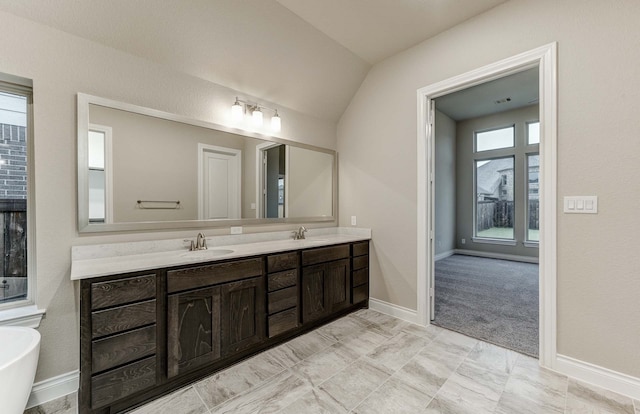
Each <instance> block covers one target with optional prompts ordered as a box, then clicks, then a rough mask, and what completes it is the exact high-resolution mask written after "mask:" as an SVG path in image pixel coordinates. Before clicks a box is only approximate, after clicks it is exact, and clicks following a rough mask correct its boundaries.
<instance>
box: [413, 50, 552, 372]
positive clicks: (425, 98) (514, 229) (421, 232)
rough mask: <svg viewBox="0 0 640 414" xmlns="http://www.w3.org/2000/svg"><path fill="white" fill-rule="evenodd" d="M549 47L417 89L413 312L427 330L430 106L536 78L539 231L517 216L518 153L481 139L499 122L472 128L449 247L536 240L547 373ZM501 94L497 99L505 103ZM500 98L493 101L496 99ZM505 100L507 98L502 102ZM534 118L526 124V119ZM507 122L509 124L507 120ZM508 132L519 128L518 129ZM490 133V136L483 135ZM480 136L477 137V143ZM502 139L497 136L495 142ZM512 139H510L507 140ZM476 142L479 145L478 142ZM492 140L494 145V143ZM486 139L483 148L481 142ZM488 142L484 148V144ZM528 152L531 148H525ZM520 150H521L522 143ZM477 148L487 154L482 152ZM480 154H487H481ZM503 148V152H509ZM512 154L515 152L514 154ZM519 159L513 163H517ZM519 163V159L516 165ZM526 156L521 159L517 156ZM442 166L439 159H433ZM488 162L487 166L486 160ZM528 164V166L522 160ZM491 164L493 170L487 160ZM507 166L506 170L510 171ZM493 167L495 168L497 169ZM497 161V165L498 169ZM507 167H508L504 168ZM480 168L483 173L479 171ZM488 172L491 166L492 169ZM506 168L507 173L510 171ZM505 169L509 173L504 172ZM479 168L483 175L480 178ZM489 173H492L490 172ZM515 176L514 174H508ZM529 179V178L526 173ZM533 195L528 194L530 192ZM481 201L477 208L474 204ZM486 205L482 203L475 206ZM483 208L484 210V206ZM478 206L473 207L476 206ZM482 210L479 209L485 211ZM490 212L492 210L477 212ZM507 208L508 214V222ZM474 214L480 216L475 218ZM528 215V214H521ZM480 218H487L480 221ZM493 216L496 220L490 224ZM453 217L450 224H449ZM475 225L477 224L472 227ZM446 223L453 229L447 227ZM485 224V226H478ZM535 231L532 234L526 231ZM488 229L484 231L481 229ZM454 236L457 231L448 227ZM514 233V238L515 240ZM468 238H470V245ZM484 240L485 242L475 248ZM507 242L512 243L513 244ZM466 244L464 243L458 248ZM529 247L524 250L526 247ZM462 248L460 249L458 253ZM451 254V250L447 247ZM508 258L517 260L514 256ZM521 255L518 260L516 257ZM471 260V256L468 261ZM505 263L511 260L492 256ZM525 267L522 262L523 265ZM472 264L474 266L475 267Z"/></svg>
mask: <svg viewBox="0 0 640 414" xmlns="http://www.w3.org/2000/svg"><path fill="white" fill-rule="evenodd" d="M555 62H556V44H555V43H552V44H549V45H546V46H543V47H540V48H538V49H534V50H532V51H529V52H525V53H522V54H520V55H517V56H514V57H511V58H508V59H505V60H502V61H499V62H496V63H494V64H491V65H488V66H485V67H482V68H479V69H477V70H474V71H471V72H468V73H466V74H463V75H460V76H456V77H454V78H451V79H448V80H445V81H442V82H439V83H436V84H433V85H430V86H428V87H425V88H422V89H420V90H418V108H419V112H418V116H419V119H418V122H419V124H418V126H419V129H418V143H417V144H418V309H417V320H418V322H419V323H422V324H424V325H428V324H430V323H431V321H430V318H431V310H432V309H433V310H435V305H436V303H435V301H434V298H435V297H437V295H438V293H437V288H438V286H437V284H436V283H435V281H434V279H435V263H436V261H435V259H436V246H437V236H436V234H437V230H438V229H437V227H436V223H437V222H436V220H437V218H436V205H435V203H436V197H437V196H436V193H435V191H436V188H437V179H436V174H437V171H436V165H437V163H438V160H439V158H438V154H436V151H437V148H438V147H437V145H436V143H435V125H436V124H437V118H436V109H437V106H438V105H437V102H436V101H437V100H438V98H441V97H445V96H446V95H449V94H453V93H455V92H459V91H462V90H465V89H469V88H472V87H475V86H478V85H481V84H485V83H488V82H492V81H495V80H498V79H502V78H506V77H509V76H511V75H516V74H519V73H524V72H526V71H528V70H533V71H535V72H537V74H538V76H539V110H538V113H539V119H538V120H537V121H539V131H540V143H539V144H538V146H539V148H538V154H539V158H538V161H539V163H538V168H539V171H538V174H539V178H538V180H539V184H538V189H537V190H538V194H539V206H538V212H539V229H538V232H537V233H536V232H534V231H529V229H525V228H524V227H525V219H524V218H525V215H526V214H525V213H523V212H522V211H523V210H522V208H524V209H525V210H526V209H528V206H527V203H526V202H524V200H525V196H526V194H528V191H529V190H527V192H525V188H527V189H528V188H531V189H533V188H532V187H531V186H529V183H528V182H527V180H528V179H526V178H524V177H527V176H528V175H529V171H528V170H527V168H526V167H524V165H525V161H523V160H522V156H525V155H519V153H520V152H522V154H525V152H523V151H520V150H519V149H518V148H511V147H509V148H510V149H509V150H507V149H505V147H498V148H493V147H492V146H491V145H490V144H491V141H492V140H491V139H490V140H488V141H487V140H485V138H486V136H483V135H482V134H483V133H487V132H491V131H494V130H499V129H506V128H508V127H509V126H510V125H509V124H506V125H499V127H498V126H495V125H494V127H493V128H491V127H485V128H481V127H478V129H477V130H475V131H473V133H472V136H471V138H470V140H471V143H472V144H471V145H472V149H471V150H470V154H471V155H470V158H469V159H468V160H467V161H468V162H467V165H466V168H468V169H469V170H470V171H471V175H472V179H471V180H470V183H468V184H467V185H468V186H469V188H468V191H467V195H468V196H469V198H470V199H471V202H470V203H468V204H470V206H467V207H470V208H471V214H470V215H468V216H469V217H470V220H471V225H470V228H471V231H472V233H469V235H468V236H466V237H458V233H454V234H455V239H459V240H456V242H458V243H460V244H461V243H462V238H464V239H465V243H471V242H473V243H475V244H478V245H483V247H484V248H485V250H486V249H487V246H500V245H504V246H510V245H511V246H514V247H518V248H522V249H524V248H525V245H524V243H529V244H532V243H533V242H534V240H532V238H534V237H536V234H537V236H538V238H539V241H538V242H537V243H538V244H539V273H538V274H539V278H538V281H539V287H538V292H539V335H540V336H539V338H540V339H539V342H538V350H539V352H538V354H539V359H540V363H541V365H543V366H546V367H549V368H553V367H554V366H555V360H556V303H555V301H556V200H557V196H556V105H557V103H556V100H557V99H556V96H557V95H556V63H555ZM507 97H508V96H505V97H503V98H505V99H506V98H507ZM496 100H500V99H496ZM507 102H508V101H507ZM532 121H536V120H535V119H530V120H529V122H532ZM514 124H515V123H514ZM514 124H511V125H513V128H521V129H524V128H525V127H524V126H521V127H516V126H515V125H514ZM489 135H491V134H489ZM479 136H480V138H479ZM503 138H504V137H503ZM514 139H515V138H514ZM478 141H480V143H479V142H478ZM498 141H500V140H498ZM487 142H489V144H487ZM487 145H488V146H487ZM529 149H531V148H529ZM525 150H526V146H525ZM483 151H487V152H485V153H484V154H479V153H482V152H483ZM488 151H494V152H492V153H489V152H488ZM510 151H511V152H510ZM516 153H518V154H516ZM517 157H519V158H517ZM518 159H520V161H518ZM525 159H526V156H525ZM440 161H441V162H442V160H440ZM494 161H495V162H494ZM529 161H530V164H531V166H532V167H533V164H534V161H532V159H529ZM492 162H493V165H491V163H492ZM511 162H513V166H511V164H510V163H511ZM498 164H500V165H498ZM502 164H504V165H502ZM507 164H509V165H507ZM483 167H484V168H483ZM494 167H495V168H494ZM510 167H511V168H510ZM510 169H511V170H512V172H509V170H510ZM485 170H488V171H489V173H486V174H485ZM493 170H495V171H493ZM516 172H517V173H518V176H516ZM496 174H497V179H496V180H495V181H494V182H493V184H492V185H491V186H489V188H484V187H483V184H486V183H485V182H481V183H478V182H477V179H478V178H479V177H480V176H481V175H485V176H491V177H494V178H495V176H496ZM531 175H533V174H531ZM510 180H511V181H513V180H515V181H513V182H514V183H515V184H517V186H516V187H514V188H519V190H517V191H516V192H515V193H514V194H513V197H514V200H515V199H516V198H518V197H520V198H521V199H522V200H521V204H523V205H524V207H522V206H521V207H520V213H518V210H513V209H514V208H515V206H510V197H511V194H510V191H511V190H510V187H509V183H510ZM531 193H533V191H531ZM479 195H480V197H479ZM482 202H484V203H482ZM480 204H487V206H484V205H480ZM489 204H491V205H489ZM479 205H480V207H479ZM485 207H486V209H485ZM491 208H493V209H494V210H495V209H498V210H499V211H498V212H497V213H496V212H495V211H494V212H493V213H492V212H490V211H488V212H484V213H483V211H484V210H487V209H491ZM510 210H513V211H514V215H513V218H511V219H510ZM479 214H480V215H479ZM527 214H528V213H527ZM483 217H487V218H493V220H489V219H487V220H486V221H484V222H483V221H482V219H483ZM496 218H500V220H496ZM454 220H455V219H454ZM478 225H480V227H482V228H480V227H479V226H478ZM454 226H456V225H455V224H454ZM485 227H486V228H485ZM531 230H535V229H531ZM486 231H488V232H486ZM456 232H457V230H456ZM517 233H520V234H519V235H518V234H517ZM474 239H475V240H474ZM487 240H490V241H491V243H484V244H483V243H482V242H483V241H487ZM514 241H515V243H514ZM465 246H466V245H465ZM529 248H531V247H529ZM460 250H462V249H460ZM454 252H455V249H454ZM512 256H518V255H517V254H514V255H512ZM522 256H526V255H522ZM471 258H472V259H473V258H474V257H471ZM500 258H501V259H512V258H514V257H508V256H507V257H500ZM525 264H526V263H525ZM475 267H478V266H475Z"/></svg>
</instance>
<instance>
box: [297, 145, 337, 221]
mask: <svg viewBox="0 0 640 414" xmlns="http://www.w3.org/2000/svg"><path fill="white" fill-rule="evenodd" d="M286 174H287V176H288V181H289V187H288V188H287V190H288V191H289V205H288V207H289V211H288V212H286V216H287V217H314V216H331V215H332V210H333V203H332V196H331V195H332V194H333V155H331V154H327V153H324V152H317V151H311V150H308V149H305V148H296V147H289V171H287V172H286Z"/></svg>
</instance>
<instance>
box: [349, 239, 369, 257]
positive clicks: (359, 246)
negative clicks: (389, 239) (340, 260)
mask: <svg viewBox="0 0 640 414" xmlns="http://www.w3.org/2000/svg"><path fill="white" fill-rule="evenodd" d="M365 254H369V241H364V242H358V243H353V255H354V256H362V255H365Z"/></svg>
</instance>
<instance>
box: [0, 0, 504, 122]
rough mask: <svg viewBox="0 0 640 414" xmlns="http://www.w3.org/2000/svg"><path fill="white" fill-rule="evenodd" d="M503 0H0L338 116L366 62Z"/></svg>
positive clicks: (184, 68) (221, 80)
mask: <svg viewBox="0 0 640 414" xmlns="http://www.w3.org/2000/svg"><path fill="white" fill-rule="evenodd" d="M505 1H507V0H446V1H445V0H242V1H238V0H188V1H183V0H181V1H176V0H135V1H131V0H109V1H104V0H3V1H2V2H0V11H5V12H8V13H12V14H15V15H17V16H20V17H24V18H26V19H30V20H33V21H36V22H39V23H42V24H45V25H48V26H51V27H54V28H57V29H59V30H62V31H65V32H68V33H71V34H74V35H76V36H79V37H82V38H86V39H89V40H92V41H95V42H98V43H101V44H103V45H106V46H109V47H113V48H115V49H119V50H122V51H125V52H128V53H130V54H133V55H136V56H139V57H142V58H146V59H149V60H151V61H154V62H157V63H160V64H163V65H165V66H168V67H170V68H172V69H173V70H176V71H180V72H184V73H186V74H189V75H192V76H195V77H198V78H201V79H205V80H208V81H210V82H214V83H218V84H220V85H224V86H226V87H229V88H232V89H236V90H238V91H242V92H244V93H247V94H249V95H253V96H256V97H261V98H264V99H266V100H269V101H271V102H274V103H277V104H278V105H282V106H285V107H288V108H291V109H295V110H298V111H301V112H304V113H308V114H313V115H316V116H318V117H319V118H323V119H329V120H334V121H337V120H338V119H339V118H340V116H341V115H342V113H343V112H344V110H345V109H346V107H347V105H348V104H349V102H350V100H351V98H352V97H353V95H354V94H355V92H356V91H357V89H358V87H359V86H360V83H361V82H362V81H363V79H364V78H365V76H366V74H367V72H368V70H369V69H370V67H371V65H372V64H375V63H377V62H379V61H381V60H383V59H385V58H387V57H389V56H392V55H394V54H396V53H398V52H400V51H402V50H405V49H407V48H409V47H411V46H413V45H415V44H417V43H420V42H421V41H423V40H425V39H427V38H429V37H432V36H434V35H437V34H438V33H440V32H442V31H444V30H447V29H448V28H450V27H453V26H455V25H457V24H459V23H461V22H463V21H464V20H467V19H469V18H471V17H473V16H475V15H478V14H480V13H483V12H484V11H486V10H488V9H490V8H492V7H494V6H496V5H498V4H500V3H503V2H505Z"/></svg>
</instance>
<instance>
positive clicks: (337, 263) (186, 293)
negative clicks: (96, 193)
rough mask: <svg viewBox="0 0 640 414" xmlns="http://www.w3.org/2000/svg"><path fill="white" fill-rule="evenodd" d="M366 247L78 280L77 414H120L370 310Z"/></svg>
mask: <svg viewBox="0 0 640 414" xmlns="http://www.w3.org/2000/svg"><path fill="white" fill-rule="evenodd" d="M368 254H369V243H368V242H356V243H346V244H340V245H332V246H327V247H318V248H312V249H303V250H296V251H290V252H284V253H275V254H270V255H264V256H258V257H250V258H242V259H236V260H228V261H224V262H211V263H204V264H198V265H191V266H182V267H176V268H169V269H158V270H154V271H148V272H137V273H131V274H125V275H115V276H108V277H100V278H95V279H84V280H82V281H81V298H80V307H81V316H80V393H79V403H80V407H79V412H81V413H92V414H107V413H116V412H122V411H125V410H128V409H130V408H131V407H134V406H136V405H139V404H141V403H143V402H145V401H148V400H150V399H153V398H155V397H157V396H159V395H163V394H166V393H167V392H170V391H171V390H174V389H177V388H179V387H182V386H185V385H187V384H189V383H191V382H193V381H196V380H198V379H199V378H202V377H204V376H206V375H209V374H210V373H211V372H214V371H216V370H219V369H222V368H224V367H226V366H229V365H230V364H232V363H234V362H236V361H238V360H240V359H242V358H245V357H247V356H248V355H251V354H254V353H256V352H259V351H261V350H263V349H266V348H268V347H271V346H273V345H276V344H278V343H279V342H282V341H283V340H286V339H289V338H291V337H293V336H295V335H299V334H302V333H304V332H306V331H309V330H311V329H313V328H315V327H317V326H319V325H321V324H323V323H326V322H328V321H330V320H332V319H334V318H336V317H337V316H339V315H341V314H344V313H346V312H349V311H351V310H355V309H357V308H360V307H364V306H367V305H368V298H369V270H368V267H369V256H368Z"/></svg>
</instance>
